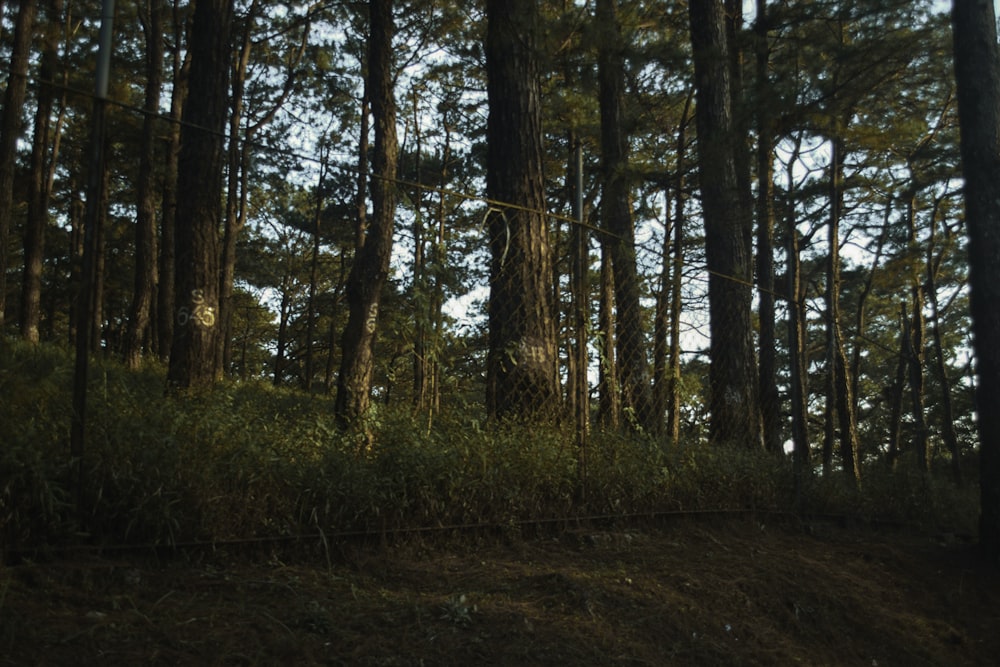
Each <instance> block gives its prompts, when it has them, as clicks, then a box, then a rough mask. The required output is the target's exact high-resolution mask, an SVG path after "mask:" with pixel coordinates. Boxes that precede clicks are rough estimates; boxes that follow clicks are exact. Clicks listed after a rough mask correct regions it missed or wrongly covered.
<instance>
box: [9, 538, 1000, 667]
mask: <svg viewBox="0 0 1000 667" xmlns="http://www.w3.org/2000/svg"><path fill="white" fill-rule="evenodd" d="M328 556H329V557H328ZM998 661H1000V576H998V573H997V572H996V571H994V570H989V569H986V568H984V567H983V566H981V565H980V564H978V562H977V560H976V557H975V552H974V550H973V548H972V547H971V546H969V545H967V544H964V543H962V542H961V540H956V539H954V538H952V537H950V536H933V537H932V536H926V535H917V534H914V533H912V532H906V531H902V530H898V529H896V530H877V529H873V528H870V527H864V528H857V527H856V528H843V527H839V526H837V525H833V524H829V523H825V522H816V523H814V525H810V526H802V525H764V524H762V523H761V520H760V519H757V520H750V519H740V520H725V521H724V520H720V519H713V520H709V521H706V520H704V519H700V520H683V521H675V522H672V523H669V524H660V525H658V526H644V527H641V528H636V527H633V528H628V529H623V528H616V529H579V530H568V531H562V532H558V533H556V534H552V535H545V536H538V537H531V538H529V537H525V538H522V539H518V540H513V541H512V540H509V539H508V540H502V539H499V538H490V539H487V538H483V537H481V536H480V537H478V538H469V537H468V536H463V537H454V536H453V537H449V538H447V539H444V538H436V539H435V540H434V543H433V544H428V543H427V542H422V543H417V542H416V541H414V540H409V541H408V542H407V543H406V544H404V545H399V544H396V545H391V546H382V547H378V546H371V545H369V546H358V545H354V546H347V547H342V548H339V549H338V550H337V552H336V553H335V554H329V553H327V552H326V551H325V550H324V549H321V548H318V547H317V546H315V545H312V546H307V547H299V548H297V549H293V548H289V547H283V548H282V549H281V551H280V552H275V551H271V552H267V553H262V552H261V551H260V550H257V551H255V552H253V553H248V552H247V551H246V549H245V548H241V549H240V550H238V551H233V549H232V548H229V549H228V550H222V549H217V550H214V551H211V550H209V551H205V550H202V551H199V552H197V553H192V552H188V553H181V554H173V555H171V556H169V557H164V556H162V555H161V556H159V557H152V556H149V555H148V554H147V555H136V554H130V555H127V556H126V555H121V554H119V555H117V556H109V555H104V556H102V557H97V556H86V557H84V556H80V555H76V556H73V557H69V556H63V557H59V558H50V559H48V560H47V562H40V561H39V560H37V559H36V560H35V562H31V561H30V560H24V561H22V562H20V563H19V564H16V565H7V566H5V567H0V665H19V666H21V665H74V666H75V665H792V664H802V665H861V666H864V667H869V666H871V667H876V666H877V667H889V666H894V665H906V666H914V665H946V666H952V665H995V664H998Z"/></svg>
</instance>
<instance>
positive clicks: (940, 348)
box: [927, 200, 962, 484]
mask: <svg viewBox="0 0 1000 667" xmlns="http://www.w3.org/2000/svg"><path fill="white" fill-rule="evenodd" d="M939 205H940V200H938V201H936V202H935V205H934V213H933V214H932V215H931V235H930V239H928V242H927V301H928V302H929V304H930V307H931V312H930V329H931V342H932V344H933V346H934V371H935V373H936V374H937V380H938V384H940V386H941V439H942V440H944V443H945V446H946V447H947V449H948V453H949V454H950V455H951V474H952V480H953V481H954V482H955V484H961V483H962V459H961V453H960V452H959V447H958V435H957V434H956V433H955V410H954V407H953V406H952V402H951V378H949V377H948V369H947V366H946V364H945V358H944V344H943V342H942V340H941V307H940V304H939V303H938V295H937V278H938V271H939V269H940V266H941V262H942V260H943V259H944V251H942V252H941V254H938V255H935V250H936V248H935V246H936V238H937V235H936V233H935V230H936V227H937V221H936V218H937V208H938V206H939ZM945 229H946V235H947V227H946V228H945Z"/></svg>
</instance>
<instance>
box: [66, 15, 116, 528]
mask: <svg viewBox="0 0 1000 667" xmlns="http://www.w3.org/2000/svg"><path fill="white" fill-rule="evenodd" d="M114 14H115V0H103V3H102V6H101V31H100V37H99V42H98V50H97V72H96V76H95V86H94V108H93V116H92V118H91V127H90V146H89V151H90V156H89V165H88V169H89V173H88V175H87V209H86V212H85V216H84V220H83V267H82V270H81V272H80V285H79V286H78V289H79V291H78V293H77V323H76V364H75V366H74V369H73V417H72V419H73V422H72V425H71V427H70V457H71V458H72V461H73V470H74V479H73V481H72V484H73V486H74V488H73V496H74V500H75V501H76V506H77V512H78V513H79V514H81V515H82V514H83V506H82V492H83V471H84V467H83V454H84V441H85V434H86V415H87V365H88V359H89V355H90V345H91V340H90V333H91V327H90V318H91V317H92V311H93V309H94V303H95V295H94V287H95V285H96V282H97V281H96V276H95V273H96V270H97V250H98V249H97V239H98V234H97V227H98V225H99V224H100V221H101V215H100V205H101V194H102V193H101V190H102V182H103V180H104V135H105V125H106V122H105V116H106V107H107V97H108V80H109V78H110V71H111V29H112V25H113V22H114Z"/></svg>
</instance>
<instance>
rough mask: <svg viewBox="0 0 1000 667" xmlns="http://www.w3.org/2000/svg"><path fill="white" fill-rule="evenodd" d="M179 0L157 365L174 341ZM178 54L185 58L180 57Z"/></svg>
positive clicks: (184, 79) (184, 82) (182, 92)
mask: <svg viewBox="0 0 1000 667" xmlns="http://www.w3.org/2000/svg"><path fill="white" fill-rule="evenodd" d="M179 3H180V0H174V4H173V21H172V23H173V28H174V34H173V47H172V48H173V52H172V54H171V60H170V62H171V75H172V86H171V92H170V124H169V129H168V132H167V138H168V139H167V150H166V156H165V157H164V163H163V172H164V174H163V196H162V201H163V212H162V214H161V215H160V248H159V251H160V252H159V257H158V261H157V264H158V267H159V272H158V273H159V278H160V282H159V285H158V289H157V295H156V329H157V335H156V340H157V355H158V356H159V358H160V361H163V362H167V361H169V359H170V348H171V347H172V346H173V339H174V317H175V312H174V310H175V309H174V306H175V304H176V299H175V294H174V289H175V287H176V286H175V284H174V283H175V282H176V271H175V262H176V253H177V235H176V233H175V228H176V222H177V178H178V174H177V164H178V159H179V157H180V149H181V122H180V121H181V113H182V110H183V107H184V101H185V100H186V99H187V90H188V76H189V71H190V51H189V50H187V49H183V50H182V48H181V44H182V42H183V40H184V35H185V33H186V32H187V31H186V29H185V27H184V21H183V20H182V19H181V16H182V12H181V10H180V7H179ZM182 52H183V53H184V54H185V55H184V56H183V57H182Z"/></svg>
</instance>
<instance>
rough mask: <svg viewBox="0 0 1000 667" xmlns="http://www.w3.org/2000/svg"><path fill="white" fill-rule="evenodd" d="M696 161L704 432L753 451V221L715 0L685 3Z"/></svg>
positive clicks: (756, 439) (756, 423)
mask: <svg viewBox="0 0 1000 667" xmlns="http://www.w3.org/2000/svg"><path fill="white" fill-rule="evenodd" d="M689 15H690V25H691V45H692V49H693V55H694V66H695V89H696V95H697V105H696V108H695V117H696V119H697V126H698V161H699V174H700V186H701V188H700V189H701V195H702V197H701V198H702V210H703V213H704V218H705V255H706V260H707V264H708V272H709V287H708V291H709V297H708V298H709V324H710V333H711V348H710V361H711V365H710V369H709V386H710V394H711V395H710V399H709V405H710V408H709V409H710V413H711V423H710V433H709V437H710V439H711V441H712V442H714V443H717V444H733V443H740V444H742V445H743V446H746V447H750V448H758V447H760V446H761V444H762V443H761V430H760V403H759V399H758V392H757V381H758V380H757V376H758V374H757V361H756V359H755V356H754V349H753V327H752V323H751V286H752V279H753V276H752V269H751V267H752V257H751V255H752V253H751V248H750V239H751V237H752V231H753V219H752V215H751V214H750V213H751V212H750V210H749V209H748V208H747V207H745V205H744V197H743V195H742V193H741V192H740V179H739V176H738V174H737V168H738V161H739V160H738V150H739V148H738V145H739V143H740V142H741V141H743V140H744V139H743V138H742V137H739V136H737V131H736V130H737V126H736V124H735V123H734V120H733V114H732V93H731V89H730V76H731V72H730V63H729V46H728V44H727V40H726V30H725V17H724V12H723V7H722V2H721V1H720V0H690V2H689Z"/></svg>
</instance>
